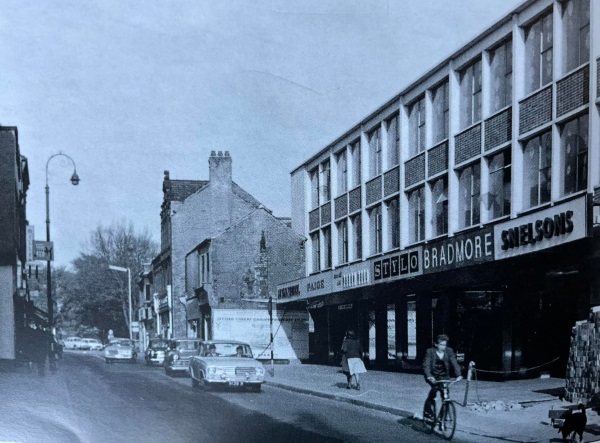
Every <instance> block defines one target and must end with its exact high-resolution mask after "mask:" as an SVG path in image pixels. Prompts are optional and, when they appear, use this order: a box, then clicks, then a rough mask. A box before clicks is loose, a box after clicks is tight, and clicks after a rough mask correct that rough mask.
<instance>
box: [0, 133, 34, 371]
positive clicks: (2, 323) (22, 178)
mask: <svg viewBox="0 0 600 443" xmlns="http://www.w3.org/2000/svg"><path fill="white" fill-rule="evenodd" d="M28 188H29V169H28V167H27V159H26V158H25V157H24V156H22V155H21V154H20V150H19V136H18V131H17V128H16V127H4V126H2V127H0V359H7V360H14V359H15V358H16V357H17V345H18V343H19V333H20V332H21V331H22V330H23V328H24V326H25V325H24V321H25V311H26V305H27V299H26V297H27V296H26V283H25V281H24V279H23V272H24V269H25V262H26V261H27V241H26V239H27V217H26V211H25V209H26V201H27V189H28Z"/></svg>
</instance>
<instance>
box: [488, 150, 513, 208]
mask: <svg viewBox="0 0 600 443" xmlns="http://www.w3.org/2000/svg"><path fill="white" fill-rule="evenodd" d="M489 170H490V190H489V197H488V199H489V200H488V202H487V205H488V209H489V210H490V211H491V217H492V218H497V217H502V216H503V215H508V214H510V151H504V152H501V153H499V154H496V155H495V156H493V157H492V158H491V159H490V168H489Z"/></svg>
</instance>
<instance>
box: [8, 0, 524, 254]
mask: <svg viewBox="0 0 600 443" xmlns="http://www.w3.org/2000/svg"><path fill="white" fill-rule="evenodd" d="M521 3H522V0H396V1H393V0H388V1H387V2H386V1H385V0H361V1H355V0H303V1H298V0H252V1H250V0H248V1H239V0H228V1H223V0H178V1H174V0H170V1H168V0H153V1H146V2H142V1H128V0H97V1H81V0H53V1H50V0H45V1H44V0H14V1H13V0H0V5H2V14H0V38H1V39H2V44H0V124H1V125H4V126H17V127H18V131H19V145H20V148H21V154H23V155H25V156H26V157H27V158H28V161H29V174H30V180H31V185H30V188H29V192H28V195H27V205H28V206H27V218H28V220H29V223H30V224H31V225H34V227H35V237H36V239H37V240H44V239H45V196H44V187H45V174H46V162H47V160H48V158H49V157H50V156H51V155H53V154H56V153H58V152H61V151H62V152H64V153H65V154H68V155H69V156H71V157H72V158H73V159H74V161H75V163H76V167H77V173H78V175H79V176H80V178H81V183H80V184H79V186H72V185H71V183H70V181H69V179H70V177H71V174H72V172H73V169H72V166H71V164H70V163H69V162H68V160H65V159H64V158H63V157H56V158H55V159H53V160H52V161H51V162H50V163H49V166H48V181H49V186H50V219H51V236H52V240H53V241H54V242H55V263H56V264H57V265H66V266H70V263H71V262H72V260H74V259H75V258H76V257H77V256H78V255H79V254H80V252H81V251H82V250H84V249H85V247H86V245H87V243H88V239H89V235H90V232H91V231H92V230H94V229H95V228H96V227H97V226H98V225H104V226H106V225H110V224H111V223H113V222H118V221H131V222H132V223H133V224H134V226H135V228H136V229H137V230H139V231H142V230H148V232H149V233H150V234H151V235H152V237H153V238H154V239H155V240H156V241H157V242H158V241H159V240H160V205H161V202H162V180H163V171H164V170H169V171H170V176H171V178H172V179H195V180H206V179H208V157H209V155H210V152H211V151H212V150H228V151H230V153H231V156H232V158H233V179H234V181H235V182H236V183H238V184H239V185H240V186H242V187H243V188H244V189H245V190H247V191H248V192H250V193H251V194H252V195H254V196H255V197H256V198H257V199H258V200H259V201H261V202H262V203H263V204H264V205H265V206H266V207H267V208H269V209H271V210H273V212H274V214H275V215H277V216H289V215H290V213H291V210H290V175H289V174H290V172H291V171H292V170H293V169H294V168H296V167H297V166H299V165H301V164H302V163H303V162H304V161H305V160H307V159H308V158H309V157H310V156H312V155H313V154H315V153H316V152H317V151H319V150H320V149H322V148H323V147H325V146H326V145H327V144H328V143H330V142H332V141H333V140H334V139H336V138H337V137H338V136H340V135H341V134H343V133H344V132H345V131H346V130H348V129H349V128H350V127H352V126H353V125H354V124H356V123H358V122H359V121H360V120H361V119H362V118H364V117H365V116H367V115H368V114H369V113H371V112H372V111H373V110H375V109H376V108H378V107H379V106H381V105H382V104H384V103H385V102H386V101H387V100H389V99H390V98H391V97H392V96H394V95H395V94H397V93H398V92H399V91H401V90H402V89H403V88H405V87H406V86H408V85H409V84H410V83H412V82H413V81H414V80H416V79H418V78H419V77H421V76H422V75H423V74H425V72H427V71H428V70H429V69H430V68H432V67H433V66H435V65H437V64H438V63H440V62H441V61H442V60H443V59H445V58H446V57H448V56H449V55H450V54H452V53H453V52H454V51H456V50H458V49H459V48H460V47H462V46H463V45H464V44H466V43H468V42H469V41H470V40H471V39H472V38H474V37H475V36H477V35H478V34H480V33H481V32H483V31H484V30H485V29H486V28H488V27H489V26H491V25H492V24H494V23H495V22H497V21H498V20H500V19H501V18H503V17H504V16H505V15H506V14H508V13H509V12H511V11H512V10H513V9H514V8H516V7H517V6H518V5H519V4H521Z"/></svg>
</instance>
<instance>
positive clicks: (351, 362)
mask: <svg viewBox="0 0 600 443" xmlns="http://www.w3.org/2000/svg"><path fill="white" fill-rule="evenodd" d="M342 354H343V355H344V356H345V357H346V360H347V365H348V374H349V376H348V375H346V377H347V379H348V385H347V386H346V388H347V389H350V388H352V379H354V382H355V385H354V387H355V388H356V389H357V390H360V377H359V374H364V373H366V372H367V369H366V368H365V365H364V363H363V361H362V357H363V347H362V345H361V344H360V340H358V339H357V338H356V335H355V334H354V331H348V333H347V334H346V338H345V339H344V342H343V343H342ZM342 370H343V368H342Z"/></svg>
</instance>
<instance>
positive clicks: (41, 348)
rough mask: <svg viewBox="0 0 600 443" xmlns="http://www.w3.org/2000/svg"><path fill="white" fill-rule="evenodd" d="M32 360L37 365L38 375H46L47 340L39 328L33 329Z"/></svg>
mask: <svg viewBox="0 0 600 443" xmlns="http://www.w3.org/2000/svg"><path fill="white" fill-rule="evenodd" d="M33 342H34V346H33V359H34V361H35V363H36V364H37V369H38V375H40V376H44V375H46V357H47V356H48V339H47V338H46V333H45V332H44V330H43V329H42V328H41V327H39V326H38V327H37V328H36V329H34V334H33Z"/></svg>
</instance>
